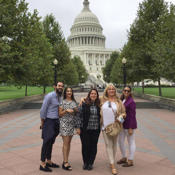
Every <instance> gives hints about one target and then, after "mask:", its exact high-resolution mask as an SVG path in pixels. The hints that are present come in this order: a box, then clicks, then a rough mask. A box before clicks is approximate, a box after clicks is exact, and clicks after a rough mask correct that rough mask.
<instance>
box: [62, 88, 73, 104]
mask: <svg viewBox="0 0 175 175" xmlns="http://www.w3.org/2000/svg"><path fill="white" fill-rule="evenodd" d="M67 89H71V91H72V96H71V100H73V101H75V102H76V100H75V98H74V92H73V89H72V88H71V87H66V88H65V89H64V94H63V99H66V91H67Z"/></svg>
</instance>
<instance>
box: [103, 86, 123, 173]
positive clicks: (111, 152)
mask: <svg viewBox="0 0 175 175" xmlns="http://www.w3.org/2000/svg"><path fill="white" fill-rule="evenodd" d="M101 114H102V123H103V125H102V133H103V138H104V141H105V145H106V151H107V155H108V158H109V162H110V167H111V170H112V174H115V175H116V174H117V173H118V171H117V169H116V167H115V157H116V151H117V135H116V136H109V135H107V134H106V132H105V128H106V126H107V125H109V124H111V123H114V122H119V121H117V117H119V116H120V117H122V118H125V116H126V113H125V108H124V105H123V103H122V101H121V100H120V98H119V97H118V95H117V90H116V88H115V86H114V85H113V84H109V85H108V86H107V87H106V88H105V90H104V93H103V97H102V98H101Z"/></svg>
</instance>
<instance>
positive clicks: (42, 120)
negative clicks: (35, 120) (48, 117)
mask: <svg viewBox="0 0 175 175" xmlns="http://www.w3.org/2000/svg"><path fill="white" fill-rule="evenodd" d="M43 126H44V119H41V125H40V129H43Z"/></svg>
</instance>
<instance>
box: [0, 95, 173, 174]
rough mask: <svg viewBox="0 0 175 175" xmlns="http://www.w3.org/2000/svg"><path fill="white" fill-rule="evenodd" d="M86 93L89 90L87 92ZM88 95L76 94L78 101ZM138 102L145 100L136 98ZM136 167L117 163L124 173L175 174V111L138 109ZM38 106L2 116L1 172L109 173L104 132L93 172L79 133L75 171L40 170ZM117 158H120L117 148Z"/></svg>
mask: <svg viewBox="0 0 175 175" xmlns="http://www.w3.org/2000/svg"><path fill="white" fill-rule="evenodd" d="M85 94H86V93H85ZM85 94H76V98H77V99H78V100H79V99H80V97H81V96H85ZM136 101H142V100H141V99H136ZM137 120H138V129H137V131H136V146H137V151H136V154H135V166H133V167H130V168H123V167H121V166H119V165H117V168H118V170H119V174H121V175H165V174H166V175H175V113H174V112H171V111H168V110H165V109H137ZM39 125H40V118H39V110H38V109H34V110H33V109H28V110H18V111H15V112H11V113H8V114H3V115H0V175H40V174H41V175H42V174H52V175H58V174H59V175H63V174H64V175H65V174H66V175H67V174H70V175H78V174H80V175H86V174H93V175H108V174H109V175H110V174H111V171H110V168H109V163H108V159H107V155H106V151H105V145H104V141H103V137H102V135H101V136H100V139H99V143H98V154H97V157H96V161H95V164H94V169H93V170H92V171H84V170H82V157H81V145H80V139H79V136H77V135H75V136H74V137H73V140H72V145H71V152H70V158H69V160H70V163H71V165H72V168H73V171H71V172H67V171H65V170H63V169H62V168H58V169H53V172H52V173H45V172H41V171H39V163H40V150H41V144H42V140H41V130H40V129H39ZM116 158H117V159H119V158H121V155H120V151H119V148H118V151H117V157H116ZM53 161H54V162H57V163H58V164H60V165H61V164H62V140H61V137H60V136H58V137H57V140H56V143H55V144H54V148H53Z"/></svg>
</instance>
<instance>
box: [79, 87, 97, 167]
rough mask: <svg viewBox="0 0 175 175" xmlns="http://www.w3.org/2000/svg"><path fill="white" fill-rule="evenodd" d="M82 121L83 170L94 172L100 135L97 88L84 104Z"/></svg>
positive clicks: (91, 92) (91, 91)
mask: <svg viewBox="0 0 175 175" xmlns="http://www.w3.org/2000/svg"><path fill="white" fill-rule="evenodd" d="M80 121H81V124H80V129H81V133H80V139H81V144H82V157H83V163H84V165H83V169H84V170H92V169H93V164H94V161H95V158H96V154H97V143H98V138H99V135H100V99H99V94H98V91H97V89H95V88H93V89H91V90H90V91H89V93H88V95H87V97H86V98H85V99H84V101H83V102H82V105H81V111H80Z"/></svg>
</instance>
